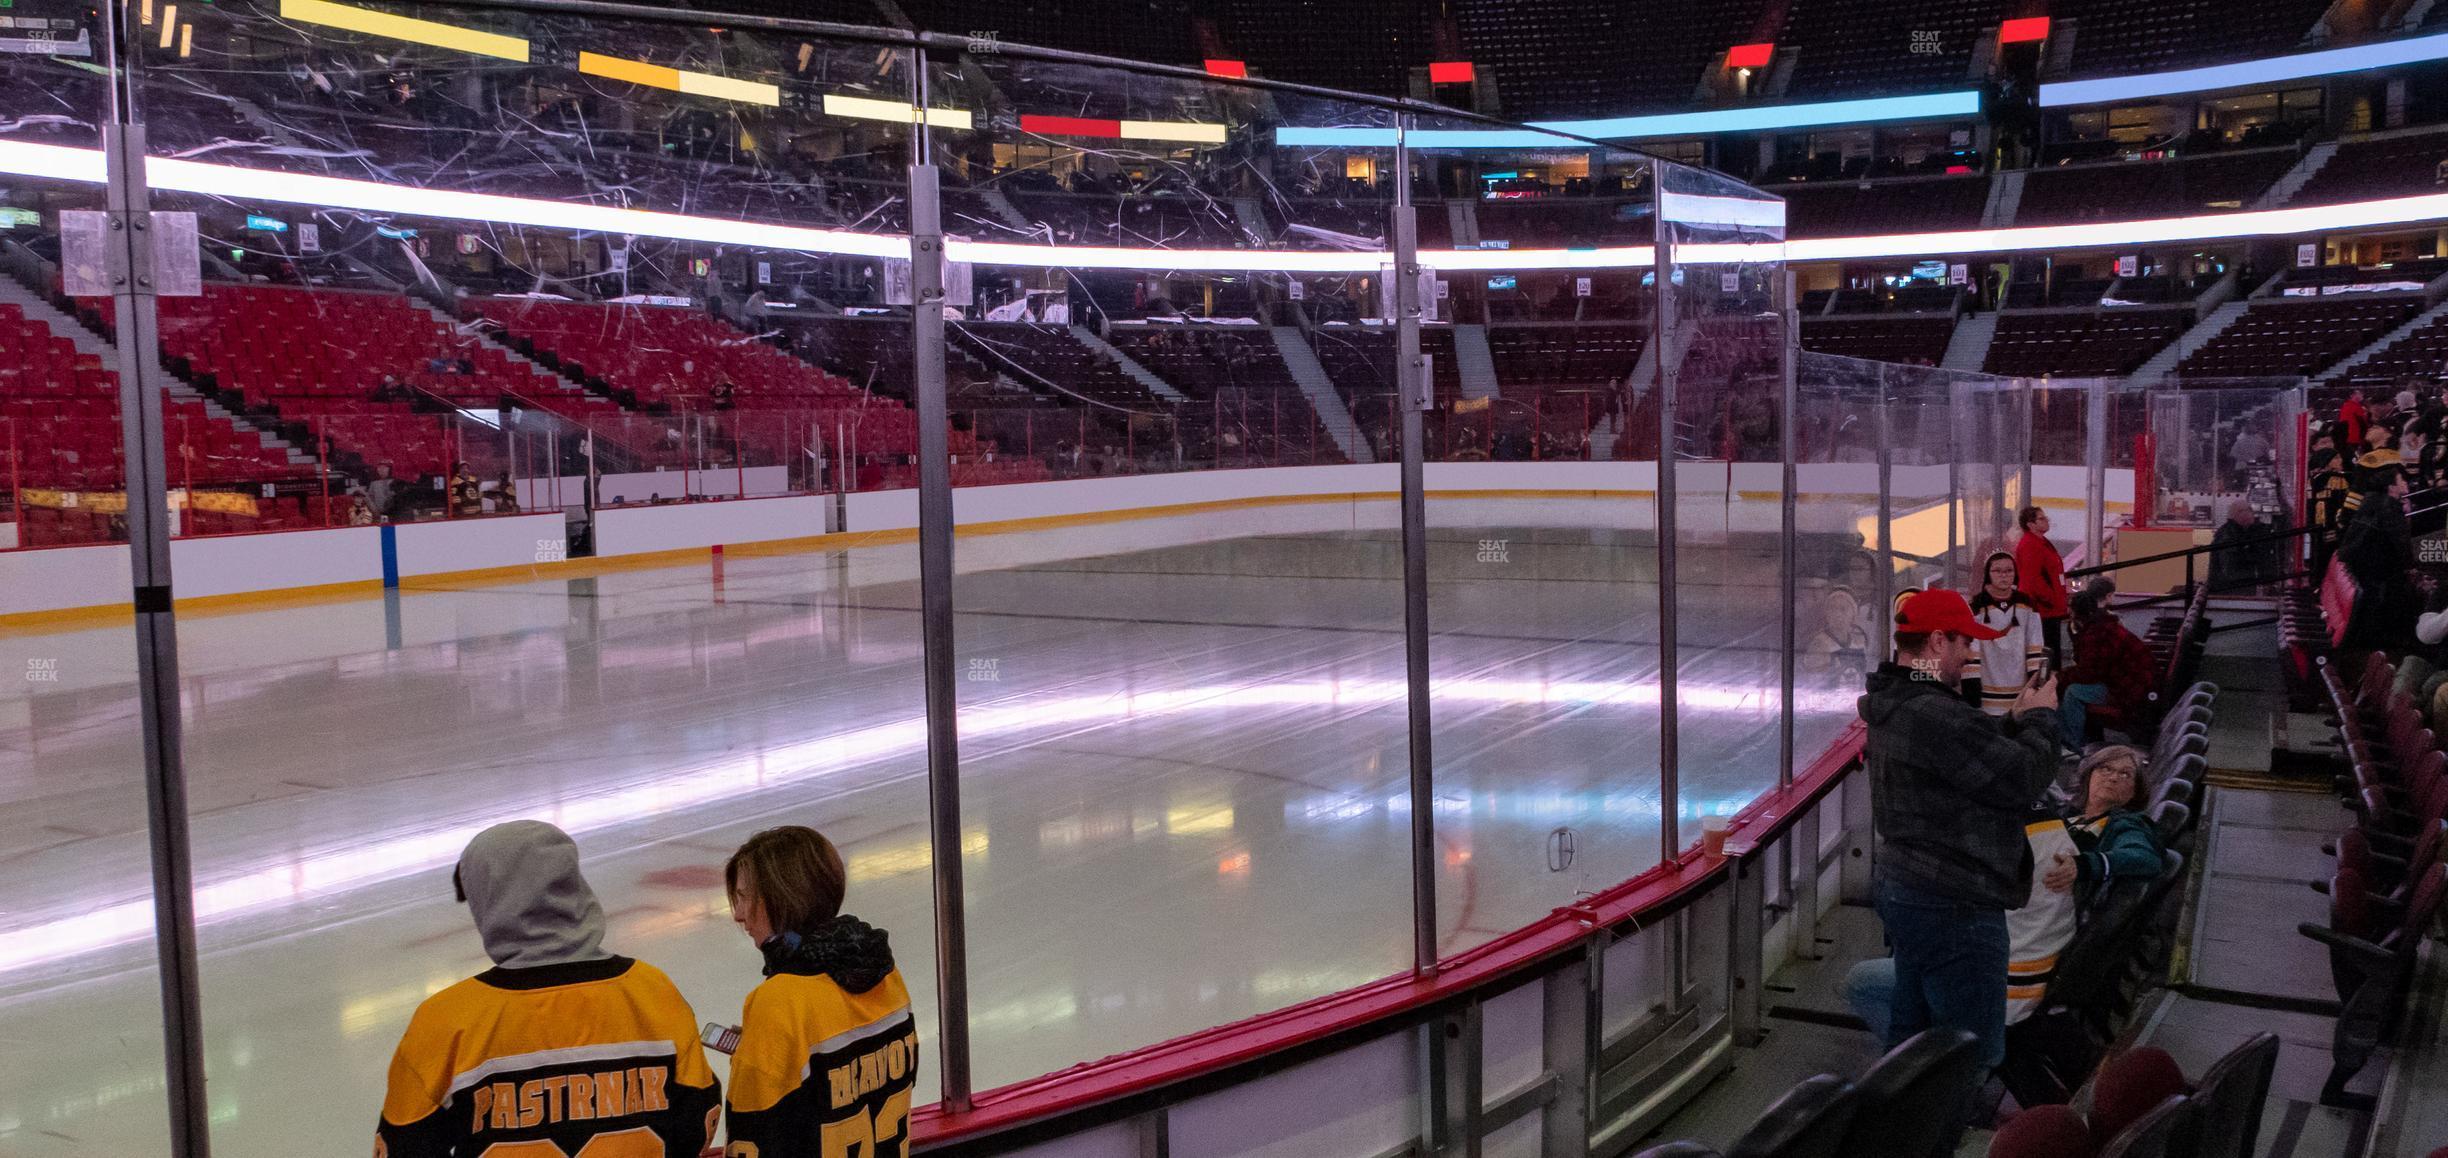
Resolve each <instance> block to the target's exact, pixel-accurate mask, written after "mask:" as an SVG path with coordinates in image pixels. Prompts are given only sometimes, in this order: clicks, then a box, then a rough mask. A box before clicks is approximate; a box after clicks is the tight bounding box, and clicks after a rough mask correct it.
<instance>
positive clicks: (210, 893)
mask: <svg viewBox="0 0 2448 1158" xmlns="http://www.w3.org/2000/svg"><path fill="white" fill-rule="evenodd" d="M1436 694H1437V697H1438V699H1439V701H1440V702H1442V703H1444V704H1447V705H1452V706H1462V705H1480V706H1487V707H1496V708H1543V707H1553V706H1559V705H1561V706H1586V707H1592V708H1642V707H1656V706H1657V704H1658V687H1657V685H1656V684H1654V683H1647V682H1640V683H1621V684H1619V683H1608V682H1603V681H1595V680H1521V679H1496V678H1473V679H1448V680H1439V681H1438V682H1437V690H1436ZM1796 696H1797V703H1796V705H1795V707H1796V710H1797V711H1798V712H1800V713H1803V714H1814V713H1826V712H1830V711H1845V710H1849V709H1850V707H1851V705H1852V695H1851V693H1850V692H1843V693H1839V692H1830V691H1816V692H1803V691H1797V693H1796ZM1406 698H1407V692H1406V690H1405V687H1404V684H1403V682H1402V681H1400V680H1390V679H1334V680H1313V681H1307V682H1297V681H1295V682H1286V683H1278V684H1265V685H1258V686H1247V685H1220V686H1201V687H1190V688H1174V689H1166V690H1153V691H1130V692H1123V693H1108V692H1089V693H1082V694H1078V695H1071V696H1031V697H1028V698H1027V699H1026V700H1025V701H1024V702H1021V703H1019V704H1016V705H1014V706H1008V707H992V706H989V707H982V708H978V709H975V710H970V711H965V712H963V713H962V716H961V732H962V735H963V736H964V738H966V739H969V740H973V741H974V740H977V739H982V738H988V737H1004V736H1015V735H1019V734H1021V733H1027V732H1039V731H1044V730H1048V729H1058V728H1064V727H1073V726H1078V725H1085V724H1110V723H1114V722H1116V721H1127V720H1135V719H1148V718H1152V717H1159V716H1167V715H1172V714H1175V713H1182V712H1244V711H1250V710H1253V709H1298V708H1312V709H1342V708H1355V707H1358V708H1381V707H1397V706H1400V705H1402V704H1403V703H1405V701H1406ZM1680 698H1681V701H1682V711H1683V713H1684V715H1685V716H1686V717H1687V718H1688V717H1691V716H1693V715H1709V714H1721V715H1736V716H1743V717H1753V718H1756V719H1758V720H1759V721H1760V722H1762V723H1769V722H1772V721H1773V719H1774V712H1773V705H1772V704H1770V703H1768V702H1765V700H1764V697H1763V693H1762V691H1761V689H1759V688H1757V687H1752V686H1711V685H1706V684H1701V685H1688V684H1687V685H1686V686H1684V687H1683V688H1682V689H1681V693H1680ZM925 744H926V722H925V720H924V719H922V718H911V719H905V720H897V721H893V722H890V723H885V724H877V725H873V726H870V727H866V728H859V729H855V730H853V731H849V732H844V733H841V734H838V735H833V736H825V737H820V738H818V739H814V740H805V741H800V742H798V743H792V744H785V745H781V746H778V747H775V748H770V749H767V750H765V751H761V752H755V753H750V754H747V755H743V756H740V757H737V758H733V759H729V760H723V761H716V762H711V763H706V764H700V765H695V766H692V767H689V768H686V769H681V770H675V771H674V772H672V773H671V774H669V775H666V776H664V777H661V778H658V779H656V780H654V781H652V782H650V783H647V784H643V785H639V786H636V787H631V788H625V789H621V790H618V791H614V792H607V793H600V794H594V795H580V796H575V797H568V798H562V799H557V800H549V801H542V800H539V801H529V802H526V803H523V804H519V805H515V806H513V807H510V808H506V809H504V810H503V811H502V812H501V813H499V814H497V815H493V816H488V817H485V818H483V819H481V820H475V821H470V822H468V823H465V824H461V825H458V826H455V827H452V828H449V829H444V830H441V831H436V832H426V833H419V834H416V835H413V836H403V837H394V838H391V839H387V840H379V841H373V842H369V843H367V844H363V845H359V846H355V847H350V848H346V849H343V850H340V851H336V852H331V853H327V854H323V855H319V856H310V857H306V858H303V859H299V860H295V861H289V862H284V863H280V864H274V865H269V866H266V867H264V868H261V869H258V870H256V871H254V872H250V873H246V874H244V875H241V876H237V877H232V878H227V879H223V880H218V881H212V882H209V883H205V884H202V885H200V886H198V887H197V889H196V897H195V911H196V920H197V922H198V923H199V924H205V925H209V924H213V923H216V922H222V921H227V920H230V919H232V918H236V917H243V916H246V915H249V914H252V913H256V912H260V911H264V910H267V909H272V908H275V907H278V906H282V905H288V904H295V903H298V902H302V901H309V900H315V899H319V898H322V897H327V896H330V895H333V894H336V893H342V892H346V891H349V890H351V889H356V888H362V887H365V886H368V885H373V884H378V883H381V882H383V881H388V880H395V879H398V878H399V877H402V876H405V875H408V874H410V873H413V872H418V871H422V870H427V869H433V868H438V867H440V866H443V865H448V864H451V863H453V862H454V861H455V860H456V859H457V858H458V856H459V852H460V850H461V849H462V848H463V847H465V846H466V844H467V842H468V840H469V838H471V837H473V836H474V835H475V834H476V833H477V832H480V831H482V830H483V829H484V828H485V827H486V826H488V825H492V824H497V823H500V822H502V821H506V820H517V819H537V820H545V821H549V822H551V823H553V824H555V825H558V826H560V827H561V828H562V829H563V830H565V831H568V832H570V833H573V834H578V833H585V832H590V831H594V830H597V829H602V828H606V827H609V826H613V825H618V824H623V823H629V822H634V821H638V820H641V819H645V818H650V817H657V816H663V815H667V814H670V813H673V812H677V811H679V810H682V809H688V808H695V807H699V806H702V805H707V804H714V803H718V802H721V801H726V800H732V799H736V798H740V797H744V796H747V795H749V794H751V793H755V792H760V791H766V790H770V789H772V788H775V787H779V786H781V785H786V784H792V783H796V782H800V781H805V780H809V779H814V778H820V777H825V776H831V775H835V774H838V773H841V772H844V771H847V770H850V769H852V768H856V767H860V766H862V765H866V764H870V763H874V762H876V761H883V760H893V759H904V760H906V759H913V758H916V757H918V756H919V755H921V754H922V753H923V752H924V751H925ZM1474 799H1476V798H1474ZM1485 799H1486V800H1487V801H1489V802H1493V807H1494V809H1495V810H1494V811H1493V812H1492V813H1490V814H1491V815H1496V816H1501V817H1505V818H1508V819H1510V818H1516V817H1531V818H1544V817H1548V816H1570V815H1576V814H1582V813H1584V812H1585V811H1586V809H1587V805H1588V803H1589V802H1588V801H1584V800H1579V799H1570V800H1568V799H1565V798H1562V797H1556V798H1553V799H1549V800H1546V801H1544V802H1541V801H1540V800H1539V799H1538V798H1536V797H1530V798H1523V797H1520V796H1517V795H1516V794H1512V793H1492V794H1489V795H1488V796H1487V797H1486V798H1485ZM1740 803H1741V802H1739V801H1734V802H1715V803H1714V804H1712V803H1711V802H1706V801H1685V804H1686V805H1687V811H1688V810H1690V808H1694V807H1696V808H1698V809H1699V810H1700V811H1701V812H1705V811H1708V810H1711V809H1715V808H1724V809H1728V810H1730V809H1731V808H1732V807H1739V805H1740ZM1598 804H1599V806H1600V810H1601V811H1603V812H1605V813H1609V814H1616V815H1627V816H1641V815H1647V816H1651V817H1654V816H1655V815H1656V813H1657V798H1656V796H1655V794H1654V792H1650V793H1639V792H1631V793H1620V794H1608V795H1606V796H1605V797H1604V798H1603V799H1601V800H1600V801H1598ZM1321 807H1322V808H1323V812H1317V813H1313V812H1311V811H1309V807H1308V806H1302V811H1301V818H1302V819H1308V820H1315V819H1320V818H1321V817H1323V818H1329V819H1331V818H1334V814H1335V812H1336V811H1337V810H1342V809H1348V808H1349V807H1350V804H1348V803H1336V804H1333V805H1327V806H1321ZM1364 807H1365V805H1364ZM1384 807H1385V808H1386V810H1387V811H1388V812H1389V813H1396V814H1408V812H1409V810H1410V801H1409V799H1408V798H1407V797H1405V796H1401V795H1396V796H1392V797H1389V798H1388V799H1386V800H1385V801H1384ZM1480 807H1481V805H1478V804H1474V803H1473V800H1457V801H1455V802H1454V810H1455V811H1456V812H1457V813H1458V814H1470V813H1473V812H1475V811H1478V810H1479V808H1480ZM1439 809H1440V811H1443V810H1444V805H1443V804H1442V802H1440V806H1439ZM1353 815H1358V814H1353ZM1233 819H1234V818H1233V812H1232V809H1231V808H1229V807H1224V808H1221V809H1176V810H1173V811H1171V812H1168V813H1167V815H1166V816H1165V818H1164V827H1165V831H1166V833H1167V834H1169V835H1176V836H1179V835H1189V834H1196V833H1210V832H1217V831H1227V830H1230V829H1231V828H1232V826H1233ZM971 841H974V842H975V847H974V849H970V848H968V845H969V843H970V842H971ZM963 844H964V849H965V850H966V851H969V852H970V853H971V855H982V854H983V853H984V852H985V851H986V838H985V834H984V832H983V831H977V832H973V833H971V834H968V835H966V836H964V838H963ZM926 855H927V854H926V846H925V843H924V841H918V842H914V843H913V844H911V845H910V847H909V848H908V849H906V850H901V851H899V852H894V851H889V850H888V851H886V852H880V853H876V854H871V855H870V856H868V857H865V858H862V859H861V860H860V861H857V862H854V863H853V864H852V865H851V866H850V868H851V873H852V876H853V879H861V874H862V873H866V874H871V875H893V874H896V873H899V872H903V871H910V870H913V869H916V868H919V867H923V866H924V865H925V863H926ZM896 857H897V858H898V859H895V858H896ZM879 858H880V859H879ZM903 862H907V863H906V864H904V863H903ZM152 919H153V909H152V904H151V902H150V901H129V902H124V903H120V904H113V905H107V906H104V907H102V908H99V909H94V910H90V911H88V912H85V913H82V914H80V915H77V916H73V917H64V918H58V919H53V920H48V921H42V922H39V923H34V924H27V925H19V926H15V927H12V928H6V929H0V975H5V974H7V973H10V972H13V971H17V970H22V969H25V968H28V967H31V966H36V965H43V964H48V963H52V962H57V961H61V960H65V959H69V958H73V957H76V956H78V955H80V954H85V953H90V952H93V951H95V950H99V949H105V948H108V947H110V946H113V945H119V944H124V943H127V942H130V941H134V940H138V939H141V938H143V937H145V936H147V935H148V934H149V933H150V931H151V929H152Z"/></svg>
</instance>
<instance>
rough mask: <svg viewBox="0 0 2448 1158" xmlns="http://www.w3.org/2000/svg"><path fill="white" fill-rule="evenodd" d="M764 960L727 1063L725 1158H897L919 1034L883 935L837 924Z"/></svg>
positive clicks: (773, 947)
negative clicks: (734, 1050)
mask: <svg viewBox="0 0 2448 1158" xmlns="http://www.w3.org/2000/svg"><path fill="white" fill-rule="evenodd" d="M765 954H766V961H767V966H766V974H767V976H766V978H765V981H764V982H763V983H762V984H760V985H758V986H757V987H756V989H755V990H753V991H751V992H750V993H749V994H748V1005H747V1009H746V1011H745V1013H744V1014H743V1015H742V1017H741V1020H740V1039H739V1051H738V1052H737V1053H734V1054H733V1055H731V1092H730V1116H729V1129H730V1148H729V1149H728V1151H726V1153H727V1154H728V1155H729V1158H903V1155H905V1154H907V1153H908V1152H909V1150H908V1147H909V1112H910V1094H911V1091H912V1090H913V1088H914V1087H915V1086H916V1085H917V1082H918V1030H917V1023H916V1022H915V1021H914V1020H912V1019H911V1017H910V1006H909V989H908V987H907V986H906V985H904V984H903V983H902V980H901V974H900V972H899V971H898V970H895V969H894V968H893V967H892V957H891V952H890V950H889V949H887V948H885V945H884V934H883V933H881V932H879V931H877V930H875V929H872V928H869V927H868V926H866V925H865V924H863V923H861V922H859V921H858V920H857V919H856V918H851V917H837V918H835V919H834V921H833V922H831V924H830V926H829V927H828V928H827V929H826V930H824V931H823V932H822V933H821V934H820V935H819V936H816V937H811V938H808V939H806V940H804V941H802V940H800V939H798V938H795V937H794V938H788V939H787V940H786V939H784V938H777V939H776V940H775V941H774V942H771V943H768V944H767V945H766V947H765Z"/></svg>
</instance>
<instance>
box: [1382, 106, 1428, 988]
mask: <svg viewBox="0 0 2448 1158" xmlns="http://www.w3.org/2000/svg"><path fill="white" fill-rule="evenodd" d="M1410 130H1411V114H1409V113H1404V114H1401V120H1400V122H1399V124H1398V127H1397V130H1396V132H1395V135H1394V208H1393V221H1392V223H1391V224H1392V231H1391V234H1390V236H1391V239H1392V241H1393V247H1394V383H1395V389H1396V391H1397V392H1398V393H1399V395H1400V397H1399V402H1400V405H1399V406H1397V407H1396V409H1397V410H1398V411H1400V412H1401V415H1402V548H1403V657H1404V661H1405V665H1404V666H1405V675H1406V678H1407V679H1408V682H1409V687H1410V706H1411V720H1410V741H1411V743H1410V749H1411V969H1412V972H1414V973H1416V974H1418V975H1420V976H1426V975H1428V974H1431V973H1434V972H1436V965H1437V935H1436V924H1437V907H1436V866H1437V857H1436V772H1435V765H1434V764H1433V763H1431V760H1432V752H1431V749H1430V747H1429V733H1428V723H1429V715H1428V707H1429V698H1428V693H1429V682H1428V679H1429V677H1428V501H1427V483H1426V475H1425V470H1426V467H1425V466H1424V464H1423V461H1422V458H1423V454H1424V448H1423V447H1422V445H1421V443H1422V442H1423V441H1425V438H1426V435H1425V423H1424V422H1423V421H1422V414H1423V413H1424V412H1425V411H1426V410H1427V409H1428V407H1429V405H1430V404H1431V403H1432V402H1433V401H1434V398H1435V386H1434V383H1433V382H1432V381H1431V380H1430V378H1429V375H1428V367H1427V364H1426V362H1425V361H1424V360H1423V359H1422V358H1421V356H1420V285H1419V282H1420V264H1419V211H1418V209H1417V208H1415V207H1414V206H1413V205H1412V204H1411V146H1410V144H1409V143H1408V140H1407V138H1408V137H1409V136H1410Z"/></svg>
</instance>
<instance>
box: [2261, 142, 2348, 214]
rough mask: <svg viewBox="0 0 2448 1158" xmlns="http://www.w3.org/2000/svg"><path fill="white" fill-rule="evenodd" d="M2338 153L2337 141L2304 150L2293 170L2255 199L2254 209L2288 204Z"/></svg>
mask: <svg viewBox="0 0 2448 1158" xmlns="http://www.w3.org/2000/svg"><path fill="white" fill-rule="evenodd" d="M2337 151H2338V143H2337V142H2336V141H2322V142H2321V143H2320V144H2317V145H2314V146H2312V147H2311V148H2309V149H2306V150H2304V155H2303V156H2302V157H2300V158H2297V159H2296V161H2295V166H2294V167H2293V168H2291V169H2288V170H2287V171H2286V172H2285V173H2284V174H2282V175H2281V176H2280V177H2279V178H2278V179H2277V180H2276V181H2274V182H2272V183H2271V184H2270V187H2269V188H2268V189H2267V190H2265V191H2263V193H2262V194H2261V195H2260V196H2259V197H2256V198H2254V199H2253V203H2252V207H2253V208H2255V209H2276V208H2278V207H2279V206H2281V205H2284V204H2286V203H2287V199H2288V198H2291V197H2293V196H2295V195H2296V194H2297V193H2300V192H2302V191H2303V187H2304V186H2305V185H2307V184H2309V183H2310V182H2311V180H2312V178H2314V177H2317V176H2319V175H2320V171H2321V168H2322V167H2323V166H2326V165H2327V164H2328V163H2329V158H2331V157H2334V156H2337Z"/></svg>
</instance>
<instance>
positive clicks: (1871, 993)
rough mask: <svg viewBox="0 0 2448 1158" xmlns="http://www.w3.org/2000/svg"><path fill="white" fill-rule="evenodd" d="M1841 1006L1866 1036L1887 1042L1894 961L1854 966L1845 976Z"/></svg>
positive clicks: (1871, 961) (1892, 1003) (1892, 1008)
mask: <svg viewBox="0 0 2448 1158" xmlns="http://www.w3.org/2000/svg"><path fill="white" fill-rule="evenodd" d="M1844 1003H1845V1008H1847V1009H1850V1010H1852V1011H1853V1016H1855V1017H1858V1018H1860V1019H1862V1024H1863V1025H1866V1026H1869V1027H1870V1036H1872V1037H1875V1038H1877V1039H1879V1040H1880V1041H1885V1040H1887V1020H1888V1018H1890V1017H1892V1016H1893V1015H1894V1014H1895V958H1893V957H1872V958H1870V959H1869V960H1867V961H1856V962H1854V963H1853V968H1852V969H1851V970H1850V971H1848V972H1847V973H1846V974H1845V979H1844Z"/></svg>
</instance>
